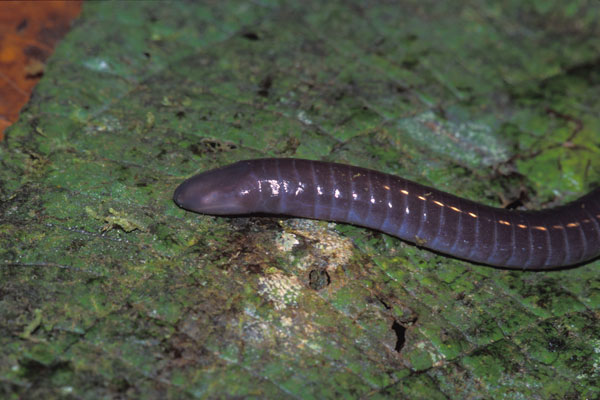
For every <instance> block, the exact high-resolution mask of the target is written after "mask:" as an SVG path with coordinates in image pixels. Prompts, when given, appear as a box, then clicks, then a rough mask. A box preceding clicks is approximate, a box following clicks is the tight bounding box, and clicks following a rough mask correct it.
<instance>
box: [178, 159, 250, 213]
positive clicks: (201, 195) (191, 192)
mask: <svg viewBox="0 0 600 400" xmlns="http://www.w3.org/2000/svg"><path fill="white" fill-rule="evenodd" d="M250 168H251V165H250V163H249V162H248V161H240V162H237V163H235V164H231V165H228V166H225V167H222V168H217V169H213V170H211V171H207V172H203V173H201V174H198V175H195V176H193V177H191V178H189V179H187V180H186V181H184V182H183V183H182V184H181V185H179V186H178V187H177V189H176V190H175V193H174V195H173V201H175V203H176V204H177V205H178V206H179V207H181V208H184V209H186V210H189V211H195V212H198V213H202V214H213V215H234V214H249V213H253V212H255V211H256V203H257V201H258V193H257V192H256V190H255V187H256V182H253V179H252V174H251V173H250Z"/></svg>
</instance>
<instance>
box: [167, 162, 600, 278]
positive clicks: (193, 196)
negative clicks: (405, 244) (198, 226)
mask: <svg viewBox="0 0 600 400" xmlns="http://www.w3.org/2000/svg"><path fill="white" fill-rule="evenodd" d="M174 200H175V203H177V205H179V206H180V207H182V208H184V209H186V210H190V211H195V212H198V213H203V214H213V215H238V214H254V213H261V214H281V215H288V216H295V217H305V218H315V219H323V220H329V221H337V222H346V223H350V224H354V225H359V226H364V227H367V228H371V229H376V230H378V231H381V232H385V233H387V234H389V235H393V236H396V237H399V238H401V239H403V240H407V241H410V242H414V243H417V244H418V245H420V246H422V247H426V248H429V249H432V250H435V251H438V252H441V253H444V254H447V255H451V256H454V257H457V258H461V259H464V260H469V261H473V262H476V263H481V264H485V265H491V266H498V267H506V268H520V269H552V268H559V267H565V266H571V265H575V264H580V263H583V262H585V261H588V260H591V259H593V258H596V257H598V256H599V255H600V189H595V190H593V191H592V192H591V193H589V194H587V195H585V196H583V197H581V198H580V199H578V200H575V201H573V202H571V203H569V204H566V205H564V206H560V207H555V208H550V209H544V210H540V211H513V210H506V209H502V208H494V207H489V206H486V205H483V204H479V203H476V202H474V201H470V200H467V199H463V198H460V197H457V196H454V195H451V194H448V193H445V192H442V191H440V190H436V189H433V188H430V187H427V186H423V185H420V184H418V183H415V182H412V181H409V180H406V179H403V178H400V177H397V176H394V175H389V174H385V173H382V172H378V171H374V170H370V169H365V168H359V167H353V166H350V165H344V164H336V163H330V162H321V161H309V160H301V159H294V158H265V159H257V160H246V161H240V162H237V163H235V164H231V165H228V166H225V167H222V168H218V169H214V170H211V171H207V172H204V173H201V174H198V175H196V176H193V177H192V178H189V179H188V180H186V181H184V182H183V183H182V184H181V185H180V186H179V187H178V188H177V189H176V190H175V194H174Z"/></svg>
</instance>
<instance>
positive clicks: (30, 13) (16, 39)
mask: <svg viewBox="0 0 600 400" xmlns="http://www.w3.org/2000/svg"><path fill="white" fill-rule="evenodd" d="M81 3H82V1H81V0H74V1H0V140H2V139H3V138H4V131H5V130H6V128H7V127H8V126H10V125H12V124H13V123H14V122H15V121H16V120H17V118H18V117H19V111H20V110H21V108H22V107H23V106H24V105H25V104H26V103H27V101H28V100H29V96H30V94H31V91H32V90H33V87H34V86H35V85H36V84H37V82H38V81H39V80H40V78H41V77H42V76H43V75H44V68H45V61H46V59H47V58H48V57H49V56H50V55H51V54H52V52H53V51H54V46H55V45H56V43H57V42H58V41H59V40H60V39H62V37H63V36H64V35H65V34H66V33H67V32H68V31H69V29H70V26H71V21H72V20H73V19H74V18H76V17H77V16H78V15H79V13H80V11H81Z"/></svg>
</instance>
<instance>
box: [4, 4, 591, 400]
mask: <svg viewBox="0 0 600 400" xmlns="http://www.w3.org/2000/svg"><path fill="white" fill-rule="evenodd" d="M598 20H600V5H599V4H598V3H597V2H595V1H591V0H590V1H572V2H569V3H568V4H566V3H565V2H559V1H555V2H553V1H532V2H517V1H508V0H507V1H500V2H473V1H455V2H438V1H425V2H423V1H403V2H400V3H396V2H358V1H353V2H311V1H307V2H275V1H255V2H226V3H225V2H198V3H196V2H171V3H167V2H141V1H140V2H88V3H85V4H84V10H83V14H82V16H81V18H80V19H79V20H77V21H76V23H75V26H74V27H73V30H72V31H71V33H70V34H69V35H68V36H67V37H66V38H65V40H64V41H63V42H62V43H61V44H60V46H59V47H58V49H57V51H56V53H55V54H54V56H53V57H52V59H51V60H50V61H49V63H48V65H47V67H46V71H45V76H44V79H43V80H42V81H41V83H40V84H39V86H38V87H37V89H36V91H35V94H34V96H33V98H32V100H31V102H30V104H29V105H28V107H27V109H26V110H25V111H24V112H23V114H22V116H21V118H20V120H19V122H18V123H17V124H16V125H14V126H13V127H12V128H11V129H10V130H9V131H8V132H7V135H6V139H5V140H4V141H3V142H2V143H0V163H1V165H0V397H2V398H8V399H11V398H14V399H16V398H33V397H36V398H60V397H64V398H71V397H72V398H82V399H86V398H99V397H104V398H123V397H125V398H169V397H170V398H232V397H242V398H334V397H336V398H337V397H345V398H385V397H395V398H426V399H445V398H460V399H464V398H472V399H475V398H505V399H525V398H527V399H532V398H533V399H535V398H540V399H541V398H544V399H545V398H590V399H592V398H598V397H599V396H600V389H599V388H598V385H597V382H598V381H600V278H599V276H598V267H599V266H600V263H599V262H598V261H595V262H590V263H588V264H586V265H583V266H580V267H578V268H575V269H568V270H562V271H555V272H541V273H533V272H522V271H508V270H501V269H492V268H489V267H484V266H479V265H475V264H471V263H468V262H464V261H459V260H455V259H452V258H449V257H444V256H441V255H437V254H434V253H431V252H429V251H427V250H424V249H421V248H418V247H416V246H414V245H411V244H407V243H403V242H402V241H400V240H398V239H395V238H392V237H390V236H386V235H383V234H381V233H378V232H374V231H370V230H368V229H362V228H357V227H353V226H348V225H344V224H333V223H327V222H323V221H310V220H299V219H284V218H277V217H244V218H217V217H211V216H202V215H197V214H192V213H188V212H185V211H183V210H181V209H178V208H177V207H176V206H175V204H174V203H173V202H172V200H171V197H172V193H173V190H174V189H175V187H176V186H177V184H178V183H180V182H181V181H182V180H183V179H185V178H186V177H189V176H190V175H192V174H194V173H197V172H200V171H203V170H206V169H209V168H214V167H217V166H221V165H225V164H228V163H230V162H234V161H237V160H241V159H248V158H256V157H267V156H268V157H271V156H274V157H301V158H310V159H316V160H327V161H337V162H345V163H351V164H354V165H359V166H363V167H369V168H374V169H378V170H381V171H385V172H388V173H392V174H397V175H400V176H403V177H406V178H408V179H412V180H415V181H418V182H420V183H423V184H426V185H430V186H435V187H437V188H439V189H442V190H446V191H449V192H451V193H454V194H457V195H460V196H464V197H467V198H470V199H473V200H477V201H480V202H483V203H486V204H490V205H496V206H507V205H509V204H512V205H513V206H515V207H524V208H538V207H545V206H552V205H556V204H560V203H564V202H567V201H569V200H572V199H575V198H577V197H578V196H580V195H582V194H583V193H585V192H586V191H588V190H590V189H591V188H593V187H595V186H597V185H598V184H599V183H600V117H599V115H600V59H599V58H598V54H600V41H599V40H598V37H600V25H598V22H597V21H598Z"/></svg>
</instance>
